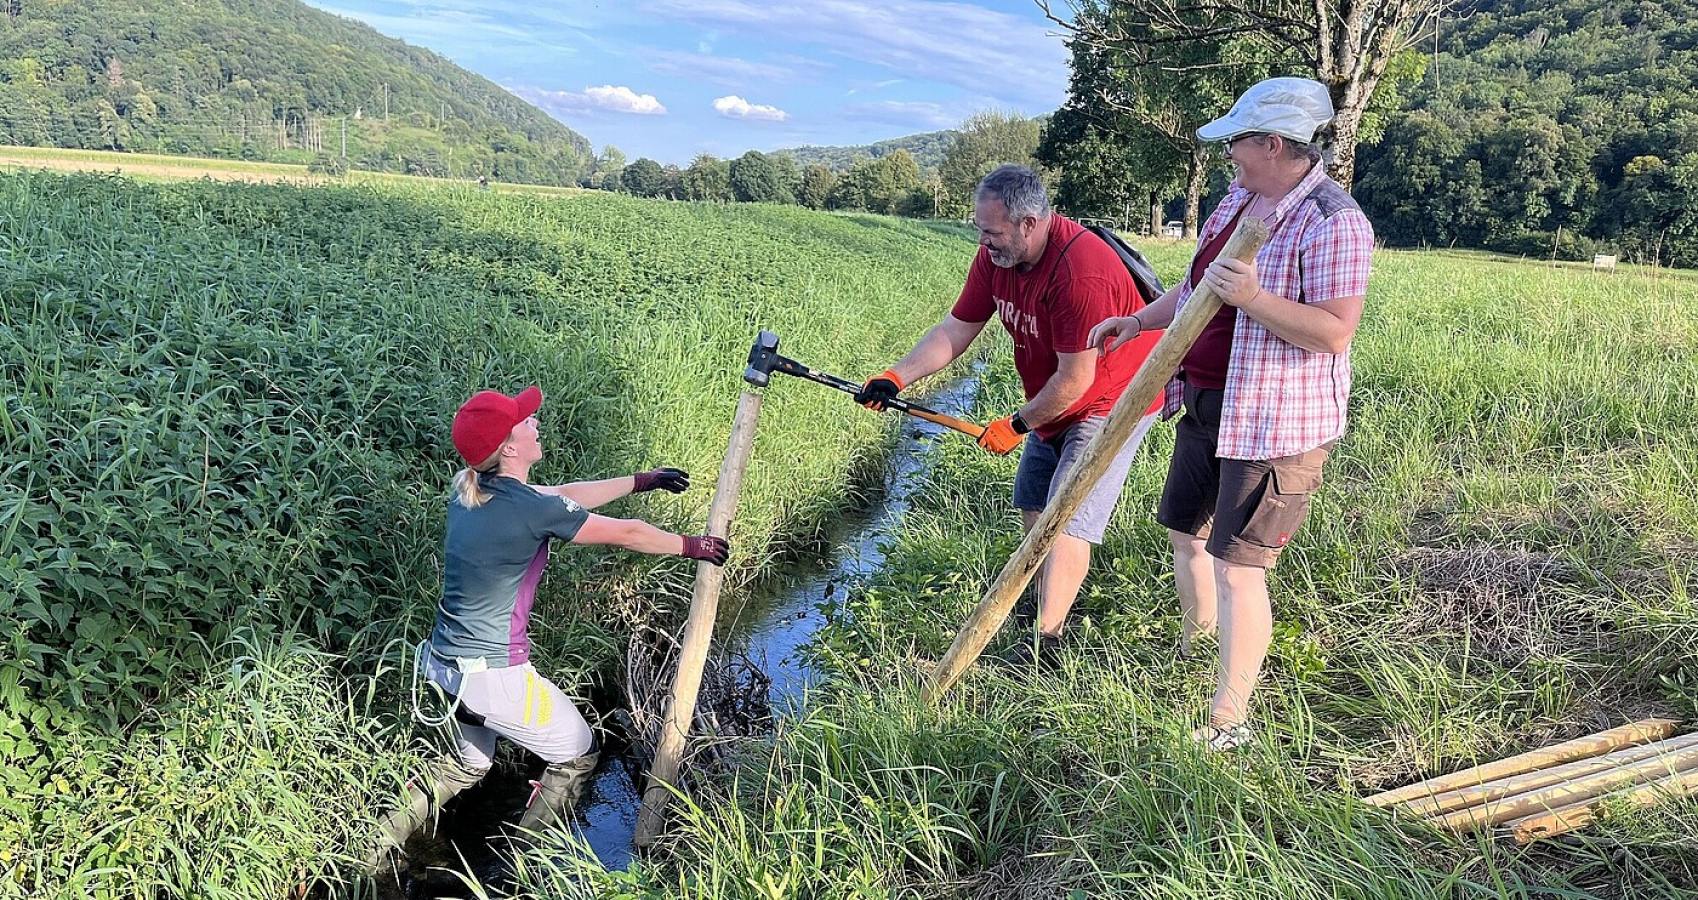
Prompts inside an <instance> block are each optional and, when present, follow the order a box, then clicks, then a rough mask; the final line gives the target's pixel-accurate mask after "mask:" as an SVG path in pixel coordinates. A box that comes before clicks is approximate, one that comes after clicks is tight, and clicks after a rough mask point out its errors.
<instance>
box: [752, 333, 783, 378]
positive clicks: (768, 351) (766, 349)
mask: <svg viewBox="0 0 1698 900" xmlns="http://www.w3.org/2000/svg"><path fill="white" fill-rule="evenodd" d="M780 359H781V357H780V356H779V355H778V335H776V334H773V333H772V332H770V331H763V332H761V333H760V336H759V337H757V338H755V345H754V346H753V347H750V348H749V366H748V368H746V369H744V370H743V380H744V381H747V382H748V383H750V384H752V385H754V386H755V387H766V386H767V382H769V381H771V380H772V370H773V369H775V368H777V367H778V363H779V360H780Z"/></svg>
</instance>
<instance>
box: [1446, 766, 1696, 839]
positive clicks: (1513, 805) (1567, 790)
mask: <svg viewBox="0 0 1698 900" xmlns="http://www.w3.org/2000/svg"><path fill="white" fill-rule="evenodd" d="M1693 767H1698V748H1694V747H1686V748H1684V749H1680V750H1675V751H1674V752H1672V753H1667V754H1659V755H1657V756H1653V757H1651V758H1649V759H1643V760H1640V761H1638V762H1633V763H1628V764H1626V765H1623V766H1620V767H1618V768H1612V769H1610V770H1608V771H1604V772H1597V773H1594V774H1591V775H1584V776H1581V777H1579V778H1575V779H1571V780H1569V781H1564V782H1560V783H1558V784H1553V785H1551V786H1550V787H1546V788H1540V789H1538V790H1532V791H1528V792H1526V793H1524V794H1516V795H1515V796H1513V797H1505V798H1503V799H1501V800H1489V801H1487V802H1485V803H1482V804H1480V805H1479V806H1470V807H1468V808H1467V809H1461V810H1457V811H1456V812H1453V813H1448V814H1446V815H1442V816H1438V817H1436V818H1434V819H1432V820H1431V821H1432V822H1433V824H1435V825H1438V826H1439V827H1441V828H1448V829H1450V830H1452V831H1464V830H1467V829H1470V828H1478V827H1480V826H1485V825H1501V824H1503V823H1505V822H1508V821H1510V820H1511V819H1521V818H1526V817H1527V816H1531V815H1535V814H1537V813H1541V812H1547V811H1550V810H1554V809H1557V808H1559V807H1564V806H1569V805H1572V804H1575V803H1579V802H1581V801H1583V800H1591V799H1593V798H1595V797H1599V796H1601V795H1603V794H1607V793H1609V792H1610V791H1613V790H1615V789H1616V788H1619V787H1624V786H1628V785H1633V786H1638V785H1643V784H1647V783H1649V782H1653V781H1660V780H1662V779H1664V778H1666V777H1667V776H1669V775H1672V774H1674V773H1676V772H1684V771H1686V770H1688V769H1691V768H1693Z"/></svg>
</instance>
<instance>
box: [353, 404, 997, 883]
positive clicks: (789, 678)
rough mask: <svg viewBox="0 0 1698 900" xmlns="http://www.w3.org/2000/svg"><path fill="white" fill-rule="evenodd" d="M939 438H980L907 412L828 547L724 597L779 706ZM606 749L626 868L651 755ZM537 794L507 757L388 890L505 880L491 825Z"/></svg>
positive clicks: (601, 843)
mask: <svg viewBox="0 0 1698 900" xmlns="http://www.w3.org/2000/svg"><path fill="white" fill-rule="evenodd" d="M978 390H979V379H978V376H977V374H971V375H968V376H967V377H964V378H961V379H959V380H957V381H955V382H954V383H952V384H950V385H949V386H948V387H947V388H945V389H944V390H942V391H940V392H939V393H937V394H936V395H934V396H932V397H931V398H930V403H929V405H930V406H931V407H932V408H934V409H937V410H939V411H941V412H946V413H950V414H952V415H961V414H963V413H964V412H965V411H966V410H967V408H968V407H969V406H970V405H971V404H972V402H973V400H974V398H975V397H976V396H977V394H978ZM939 440H968V438H966V437H965V436H963V435H957V434H953V433H952V432H950V431H949V430H948V429H945V428H943V427H942V426H939V425H934V424H932V423H930V422H926V421H923V420H921V419H916V418H913V417H904V419H903V424H902V426H901V432H900V436H899V438H898V443H897V446H896V448H895V449H894V450H893V451H892V453H891V455H890V459H889V461H888V462H887V464H886V466H885V471H884V476H883V481H882V485H881V486H880V489H879V490H877V491H875V492H874V494H873V499H872V502H871V504H869V505H868V506H865V507H863V508H860V509H856V510H850V511H848V512H846V513H845V514H844V515H843V516H842V517H840V518H839V519H838V521H837V522H836V524H835V525H834V526H833V527H832V529H831V531H830V533H829V534H828V536H827V546H828V547H829V548H830V549H829V550H828V551H827V553H826V554H825V555H824V556H823V557H816V558H810V559H807V560H801V561H798V562H796V563H793V564H791V565H789V566H787V567H785V568H783V569H781V570H780V571H779V572H777V573H776V574H774V575H772V576H770V577H768V578H765V579H762V581H761V583H760V585H759V586H758V587H756V588H755V590H754V591H752V592H750V593H749V594H747V595H745V596H742V597H733V598H728V602H726V603H725V604H724V605H723V607H722V611H721V617H720V623H719V626H718V628H717V629H716V631H717V632H718V634H719V635H721V636H720V637H719V638H717V641H716V642H717V643H718V645H719V646H718V648H717V652H720V653H727V652H729V653H731V654H740V655H742V656H743V657H745V658H746V659H748V660H749V661H750V662H751V663H753V665H754V667H755V668H757V669H758V670H759V675H758V676H757V677H760V676H764V678H765V679H768V680H769V682H770V683H769V686H768V688H767V699H768V702H769V703H770V705H771V710H772V712H773V714H774V715H782V714H784V713H786V712H794V711H796V710H798V709H799V708H800V705H801V703H802V701H803V699H804V696H805V693H806V691H807V689H808V687H810V686H811V685H813V684H814V683H815V682H816V681H817V679H818V675H817V674H816V673H815V672H813V671H812V670H811V669H809V668H808V667H807V665H806V664H805V662H804V660H803V659H802V658H801V653H800V652H799V651H800V650H801V649H802V648H803V647H805V646H806V645H807V643H808V642H809V640H811V639H812V638H813V636H814V633H815V632H816V631H817V630H818V629H819V628H820V626H822V625H823V624H825V616H824V612H823V609H822V606H824V605H827V604H831V603H835V602H837V601H838V600H839V599H840V598H841V597H843V596H844V595H845V594H846V592H847V591H849V590H850V589H851V588H852V587H853V586H854V585H855V584H856V583H858V582H860V581H863V580H865V579H867V578H868V577H869V576H871V575H873V574H875V573H876V572H878V570H879V569H880V568H881V567H882V566H883V565H884V549H883V548H884V545H886V544H887V543H888V542H889V541H890V540H892V539H893V538H894V537H895V535H896V533H897V531H898V529H899V528H900V527H901V524H902V519H903V516H904V515H905V514H906V513H907V511H908V508H909V506H910V505H911V504H912V502H913V493H914V491H915V490H917V489H918V488H919V486H921V485H923V484H924V483H925V481H926V474H927V472H928V471H929V469H930V466H931V456H932V453H931V451H932V447H933V446H934V444H935V443H936V442H937V441H939ZM759 462H760V461H759V460H756V464H757V465H758V464H759ZM603 756H604V758H603V760H602V763H601V766H600V768H599V769H597V771H596V774H595V777H594V778H593V780H592V781H591V783H590V786H589V788H588V790H586V791H585V793H584V797H583V800H582V801H581V802H580V803H579V806H578V810H577V827H578V830H579V833H580V834H581V835H582V837H583V838H584V840H585V841H586V842H587V843H588V844H589V846H590V848H591V849H592V850H594V851H595V855H596V858H597V859H598V860H599V861H600V862H601V864H602V865H603V866H606V867H607V868H609V869H624V868H625V867H626V866H628V865H629V864H630V861H631V853H632V847H631V836H632V834H633V832H634V831H635V829H636V823H637V809H638V805H639V802H640V800H641V792H642V783H643V778H644V776H645V765H646V760H645V759H644V758H643V757H642V756H641V755H640V754H638V753H637V752H636V751H634V750H633V749H631V748H629V747H625V746H608V747H605V748H604V749H603ZM532 762H533V763H534V762H535V760H532ZM527 792H528V786H527V784H526V782H525V779H524V777H523V773H519V772H513V771H511V770H510V769H507V770H504V769H503V767H500V766H498V767H497V768H496V770H495V771H494V772H491V773H490V775H489V776H488V777H486V778H485V779H484V781H483V783H481V784H479V785H478V786H477V787H476V788H473V789H472V790H471V791H468V792H467V793H466V794H465V795H463V796H462V797H461V798H460V799H459V800H456V801H454V802H453V803H450V804H449V805H448V807H447V809H446V810H445V811H444V813H443V816H442V821H441V823H440V825H439V827H438V829H437V833H436V834H435V835H433V836H420V837H416V838H414V840H413V841H412V842H410V843H409V845H408V850H409V866H408V871H407V872H405V873H401V874H400V877H399V878H397V877H396V876H394V875H390V876H385V877H383V878H380V879H379V882H380V883H379V889H380V893H381V895H382V896H384V897H394V898H402V897H405V898H414V897H418V898H423V897H454V896H465V897H472V896H475V894H474V893H473V892H472V891H470V890H469V889H468V888H467V887H466V885H465V883H464V881H462V880H461V876H459V875H457V874H455V872H456V871H458V872H466V871H468V870H469V871H470V873H471V874H472V875H474V876H475V877H477V878H478V879H479V880H481V881H483V882H484V883H485V884H486V885H489V886H491V887H495V886H498V885H499V884H501V882H502V881H503V879H504V875H503V872H502V856H501V853H502V852H504V850H500V851H498V850H497V849H494V848H492V847H491V846H490V845H491V843H495V844H498V845H499V844H500V843H502V842H501V839H500V838H499V837H495V838H494V840H493V841H492V840H491V837H492V833H491V829H492V828H493V827H495V826H496V825H498V823H500V822H501V821H504V820H505V821H513V820H514V819H516V818H517V817H518V808H519V806H520V805H521V804H522V803H523V802H524V800H525V797H526V796H527ZM427 830H428V829H427Z"/></svg>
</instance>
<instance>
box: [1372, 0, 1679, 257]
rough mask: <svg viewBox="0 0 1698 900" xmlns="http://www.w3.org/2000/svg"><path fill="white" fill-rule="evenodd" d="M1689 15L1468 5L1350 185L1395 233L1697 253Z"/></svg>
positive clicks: (1522, 1)
mask: <svg viewBox="0 0 1698 900" xmlns="http://www.w3.org/2000/svg"><path fill="white" fill-rule="evenodd" d="M1695 22H1698V4H1695V3H1693V2H1692V0H1644V2H1639V3H1632V4H1625V3H1607V2H1600V0H1560V2H1554V3H1546V2H1533V0H1489V2H1480V3H1478V4H1476V5H1475V6H1474V7H1473V8H1472V9H1471V10H1470V11H1469V14H1468V15H1467V16H1465V17H1464V18H1462V19H1460V20H1458V21H1456V22H1447V23H1446V24H1445V26H1444V29H1443V31H1442V33H1441V41H1440V48H1441V52H1439V53H1438V54H1437V55H1436V56H1435V57H1434V58H1433V59H1432V60H1431V62H1430V64H1429V65H1428V66H1427V71H1426V73H1425V74H1424V76H1423V78H1422V80H1421V82H1420V84H1419V86H1418V88H1416V89H1415V90H1414V91H1413V92H1412V94H1411V103H1410V107H1409V112H1408V113H1407V114H1405V115H1402V116H1400V117H1396V118H1394V119H1392V120H1391V121H1390V123H1389V125H1388V127H1387V130H1386V134H1385V137H1384V139H1383V140H1382V141H1380V142H1379V143H1378V144H1377V145H1375V146H1374V147H1372V148H1368V149H1366V150H1365V151H1364V153H1363V159H1362V161H1361V165H1360V170H1359V174H1358V181H1357V191H1356V194H1357V197H1358V198H1359V199H1360V200H1361V201H1362V203H1363V206H1364V207H1365V208H1366V210H1367V211H1368V214H1369V216H1370V217H1372V218H1373V220H1374V223H1375V226H1376V228H1377V230H1378V232H1379V233H1380V234H1381V235H1382V236H1384V237H1385V238H1387V239H1388V240H1390V241H1393V242H1395V243H1400V244H1417V243H1424V244H1437V245H1451V244H1458V245H1462V246H1472V247H1486V248H1491V249H1499V250H1507V251H1511V252H1516V253H1526V254H1529V255H1536V256H1550V255H1551V254H1552V253H1553V252H1554V253H1556V254H1557V255H1560V256H1565V257H1574V256H1581V255H1585V254H1588V253H1590V252H1592V251H1594V250H1601V251H1604V252H1613V251H1615V250H1620V251H1622V252H1624V253H1626V254H1629V255H1631V256H1632V257H1634V258H1637V259H1646V260H1651V259H1655V260H1660V261H1661V262H1664V263H1673V264H1675V265H1681V266H1693V265H1698V24H1694V23H1695Z"/></svg>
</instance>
